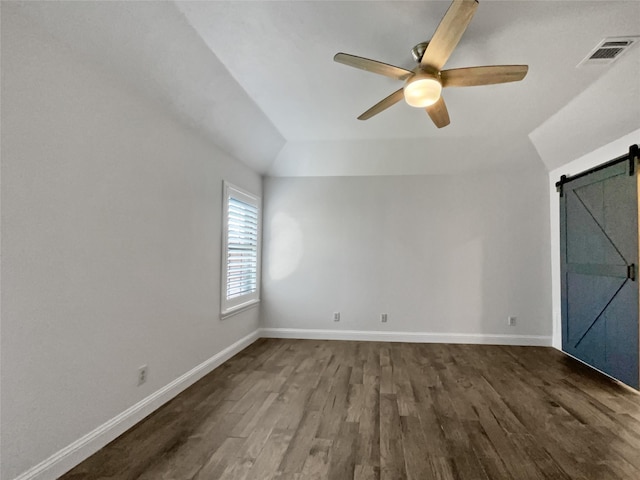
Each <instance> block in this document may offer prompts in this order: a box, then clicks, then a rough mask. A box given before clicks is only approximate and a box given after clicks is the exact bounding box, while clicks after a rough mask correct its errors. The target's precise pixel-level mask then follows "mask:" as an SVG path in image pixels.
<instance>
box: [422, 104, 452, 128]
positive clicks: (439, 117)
mask: <svg viewBox="0 0 640 480" xmlns="http://www.w3.org/2000/svg"><path fill="white" fill-rule="evenodd" d="M425 110H426V111H427V113H428V114H429V116H430V117H431V120H433V123H435V124H436V127H438V128H442V127H446V126H447V125H449V124H450V123H451V120H449V112H448V111H447V106H446V105H445V104H444V99H443V98H442V97H440V98H439V99H438V101H437V102H436V103H434V104H433V105H429V106H428V107H427V108H426V109H425Z"/></svg>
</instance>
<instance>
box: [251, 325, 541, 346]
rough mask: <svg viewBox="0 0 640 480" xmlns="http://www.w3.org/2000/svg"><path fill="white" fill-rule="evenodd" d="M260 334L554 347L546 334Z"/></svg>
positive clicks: (280, 330)
mask: <svg viewBox="0 0 640 480" xmlns="http://www.w3.org/2000/svg"><path fill="white" fill-rule="evenodd" d="M260 336H261V337H266V338H300V339H308V340H358V341H368V342H408V343H475V344H484V345H523V346H537V347H548V346H551V336H543V335H503V334H484V333H427V332H384V331H366V330H316V329H304V328H261V329H260Z"/></svg>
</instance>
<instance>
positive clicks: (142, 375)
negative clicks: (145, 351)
mask: <svg viewBox="0 0 640 480" xmlns="http://www.w3.org/2000/svg"><path fill="white" fill-rule="evenodd" d="M147 370H148V367H147V366H146V365H142V366H141V367H140V368H138V386H140V385H142V384H143V383H144V382H146V381H147Z"/></svg>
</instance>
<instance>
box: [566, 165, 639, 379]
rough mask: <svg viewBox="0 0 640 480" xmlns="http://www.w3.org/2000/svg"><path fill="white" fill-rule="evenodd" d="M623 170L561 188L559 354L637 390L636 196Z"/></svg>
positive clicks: (610, 169)
mask: <svg viewBox="0 0 640 480" xmlns="http://www.w3.org/2000/svg"><path fill="white" fill-rule="evenodd" d="M628 168H629V167H628V164H627V163H617V164H613V165H611V166H609V167H607V168H603V169H599V170H597V171H596V172H594V173H591V174H588V175H584V176H580V178H576V179H575V180H573V181H570V182H568V183H566V184H564V185H563V186H562V197H561V202H560V207H561V212H560V218H561V242H562V244H561V255H562V337H563V338H562V346H563V350H565V351H566V352H567V353H569V354H571V355H573V356H575V357H577V358H579V359H581V360H583V361H585V362H586V363H589V364H590V365H593V366H594V367H596V368H598V369H599V370H602V371H603V372H605V373H607V374H609V375H611V376H613V377H615V378H618V379H620V380H622V381H623V382H625V383H627V384H629V385H631V386H634V387H636V388H638V380H639V375H638V357H639V351H640V349H639V343H638V285H637V282H636V281H635V270H636V265H637V263H638V192H637V184H636V176H635V175H630V174H629V170H628Z"/></svg>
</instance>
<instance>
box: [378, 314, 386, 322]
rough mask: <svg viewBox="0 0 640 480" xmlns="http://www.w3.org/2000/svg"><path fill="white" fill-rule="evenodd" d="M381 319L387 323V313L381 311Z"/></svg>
mask: <svg viewBox="0 0 640 480" xmlns="http://www.w3.org/2000/svg"><path fill="white" fill-rule="evenodd" d="M380 321H381V322H382V323H387V314H386V313H381V314H380Z"/></svg>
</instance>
